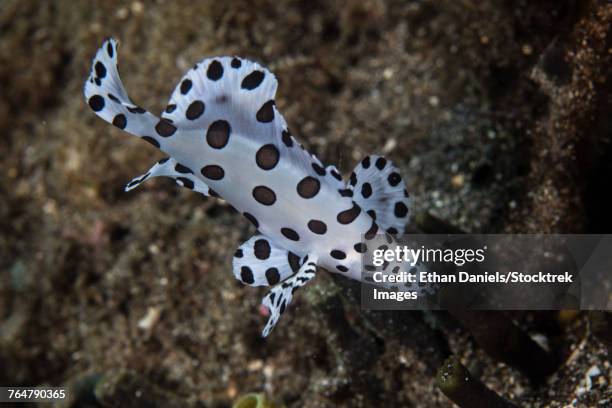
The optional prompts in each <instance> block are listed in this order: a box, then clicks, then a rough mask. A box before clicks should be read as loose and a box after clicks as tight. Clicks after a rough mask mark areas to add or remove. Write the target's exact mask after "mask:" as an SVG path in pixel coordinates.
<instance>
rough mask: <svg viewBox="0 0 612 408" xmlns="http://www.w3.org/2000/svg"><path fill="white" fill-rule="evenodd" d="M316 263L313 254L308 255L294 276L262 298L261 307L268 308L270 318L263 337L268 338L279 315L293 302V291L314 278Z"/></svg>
mask: <svg viewBox="0 0 612 408" xmlns="http://www.w3.org/2000/svg"><path fill="white" fill-rule="evenodd" d="M316 261H317V258H316V257H315V256H314V255H313V254H311V255H308V257H307V258H306V262H305V263H304V264H303V265H302V266H301V267H300V270H299V271H298V272H297V273H296V274H295V275H293V276H291V277H290V278H288V279H286V280H284V281H283V282H282V283H280V284H278V285H276V286H275V287H273V288H272V289H271V290H270V292H269V293H268V294H267V295H266V296H265V297H264V299H263V301H262V305H264V306H265V307H267V308H268V310H269V311H270V317H269V318H268V322H267V323H266V326H265V327H264V329H263V331H262V333H261V335H262V336H263V337H268V335H269V334H270V332H271V331H272V329H273V328H274V326H276V323H277V322H278V320H279V319H280V317H281V315H282V314H283V313H284V312H285V310H286V308H287V307H288V306H289V304H290V303H291V301H292V300H293V294H294V293H295V291H296V290H298V289H299V288H300V287H302V286H304V285H305V284H307V283H308V282H310V280H311V279H312V278H314V277H315V273H316V268H317V264H316Z"/></svg>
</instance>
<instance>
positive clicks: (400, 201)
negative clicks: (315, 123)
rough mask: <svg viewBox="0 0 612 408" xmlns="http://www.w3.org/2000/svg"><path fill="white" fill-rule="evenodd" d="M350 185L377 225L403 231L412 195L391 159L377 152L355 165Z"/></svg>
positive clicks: (396, 232)
mask: <svg viewBox="0 0 612 408" xmlns="http://www.w3.org/2000/svg"><path fill="white" fill-rule="evenodd" d="M347 189H349V190H352V191H353V201H355V202H356V203H357V204H359V206H360V207H361V208H362V209H363V210H364V211H366V212H367V213H368V214H370V216H371V217H372V218H374V220H376V223H377V224H378V226H380V227H381V228H383V229H384V230H386V231H387V232H389V233H392V234H403V233H404V230H405V228H406V225H408V222H409V221H410V197H409V195H408V191H407V190H406V185H405V183H404V180H403V179H402V176H401V175H400V173H399V169H398V168H397V167H395V165H394V164H393V163H392V162H391V161H389V160H387V159H385V158H384V157H381V156H376V155H371V156H368V157H366V158H365V159H363V160H362V161H361V163H359V164H358V165H357V166H356V167H355V170H354V171H353V173H352V174H351V177H350V179H349V182H348V185H347Z"/></svg>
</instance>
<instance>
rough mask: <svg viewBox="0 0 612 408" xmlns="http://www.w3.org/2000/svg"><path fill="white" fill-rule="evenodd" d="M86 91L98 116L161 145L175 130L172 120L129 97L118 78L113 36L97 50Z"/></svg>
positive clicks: (115, 44)
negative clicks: (148, 110) (152, 111)
mask: <svg viewBox="0 0 612 408" xmlns="http://www.w3.org/2000/svg"><path fill="white" fill-rule="evenodd" d="M83 92H84V94H85V100H86V101H87V104H88V105H89V107H90V108H91V109H92V110H93V111H94V112H95V113H96V115H98V116H99V117H101V118H102V119H104V120H105V121H107V122H109V123H112V124H113V125H115V126H116V127H118V128H119V129H122V130H125V131H126V132H128V133H131V134H133V135H136V136H139V137H141V138H143V139H144V140H146V141H147V142H149V143H151V144H153V145H154V146H156V147H158V148H159V147H160V145H161V144H162V143H163V136H164V135H168V136H169V135H170V134H172V133H174V131H176V128H175V127H174V126H173V125H172V124H171V123H169V122H168V121H160V119H159V118H157V117H156V116H155V115H153V114H152V113H150V112H147V111H146V110H144V109H142V108H141V107H140V106H138V105H136V104H135V103H134V102H132V101H131V100H130V98H129V96H128V95H127V92H126V91H125V88H124V86H123V83H122V82H121V78H120V77H119V72H118V70H117V41H115V40H114V39H112V38H111V39H108V40H106V41H105V42H104V44H103V45H102V47H101V48H100V49H99V50H98V52H97V53H96V56H95V57H94V60H93V63H92V67H91V73H90V74H89V77H88V78H87V81H86V82H85V87H84V89H83Z"/></svg>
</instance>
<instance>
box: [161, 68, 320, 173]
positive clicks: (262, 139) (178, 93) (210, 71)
mask: <svg viewBox="0 0 612 408" xmlns="http://www.w3.org/2000/svg"><path fill="white" fill-rule="evenodd" d="M277 86H278V81H277V80H276V77H275V76H274V74H273V73H272V72H270V71H268V70H267V69H266V68H264V67H262V66H261V65H259V64H257V63H256V62H252V61H249V60H246V59H240V58H238V57H215V58H206V59H204V60H203V61H201V62H199V63H198V64H196V65H195V66H194V67H193V68H192V69H190V70H189V71H188V72H187V73H186V74H185V75H184V76H183V77H182V78H181V80H180V82H179V83H178V84H177V86H176V88H175V89H174V91H173V92H172V96H171V97H170V101H169V103H168V106H167V107H166V110H165V111H164V112H163V114H162V119H166V120H168V121H171V123H173V125H174V126H177V127H178V128H179V129H185V130H195V131H197V130H198V129H211V125H213V126H212V129H213V130H214V129H218V130H219V133H220V134H227V133H228V131H229V132H231V135H232V137H244V138H247V139H252V140H253V141H254V142H255V143H256V144H257V145H260V146H265V145H268V144H271V145H273V146H275V147H276V148H277V149H278V150H279V151H280V154H281V157H288V158H289V160H291V161H292V162H293V163H295V164H296V165H297V166H300V167H302V168H304V169H305V170H306V171H308V172H309V173H312V174H313V175H314V174H316V170H317V169H318V167H320V162H319V161H318V160H316V158H313V157H311V155H310V154H309V153H308V152H307V151H306V150H305V149H304V148H303V146H302V145H301V144H300V143H299V142H298V141H297V140H296V139H295V138H294V137H293V136H292V135H291V132H290V131H289V129H288V127H287V123H286V122H285V119H284V118H283V116H282V115H281V113H280V112H279V110H278V109H277V108H276V105H275V101H274V98H275V94H276V89H277ZM230 123H231V128H229V129H228V127H230ZM213 137H214V134H213ZM221 141H222V140H221ZM313 164H314V165H315V166H314V168H313ZM323 170H325V169H324V168H323ZM319 176H320V175H319Z"/></svg>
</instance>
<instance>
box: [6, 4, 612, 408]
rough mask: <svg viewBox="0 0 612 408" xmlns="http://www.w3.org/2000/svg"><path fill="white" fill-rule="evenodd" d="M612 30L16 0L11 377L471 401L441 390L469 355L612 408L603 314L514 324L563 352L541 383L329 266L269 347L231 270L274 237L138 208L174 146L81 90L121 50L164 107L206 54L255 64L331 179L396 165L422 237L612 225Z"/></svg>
mask: <svg viewBox="0 0 612 408" xmlns="http://www.w3.org/2000/svg"><path fill="white" fill-rule="evenodd" d="M611 23H612V5H611V4H609V2H606V1H553V0H549V1H538V2H535V1H534V2H531V1H501V0H499V1H496V0H485V1H472V0H460V1H442V2H440V1H425V0H424V1H382V0H357V1H353V0H350V1H303V2H301V1H269V0H268V1H266V0H254V1H201V2H200V1H161V0H159V1H150V2H149V1H147V2H144V1H132V2H121V1H112V0H107V1H91V2H90V1H68V0H67V1H30V0H3V1H2V2H0V135H1V136H0V163H1V166H0V168H1V171H0V228H1V234H0V270H1V273H0V384H1V385H38V384H49V385H64V386H69V387H71V388H72V389H73V390H78V393H77V392H75V393H74V395H73V397H74V401H73V402H72V404H73V406H102V405H104V406H138V405H140V404H142V403H144V402H147V403H150V404H151V405H150V406H181V405H191V406H192V405H197V406H206V407H228V406H231V404H232V402H233V401H235V400H236V399H237V398H238V397H239V396H240V395H242V394H245V393H248V392H252V391H257V392H265V393H266V394H267V395H268V396H269V397H271V398H273V399H274V400H276V401H277V402H278V403H279V404H283V405H285V406H288V407H334V406H344V407H404V406H405V407H450V406H452V404H451V402H450V401H449V400H448V399H447V398H446V397H445V396H444V395H443V394H442V393H441V392H440V391H439V390H438V388H437V386H436V379H435V372H436V370H437V369H438V367H439V366H440V365H441V364H442V362H443V361H444V359H445V358H446V357H447V356H448V355H449V354H450V353H452V354H455V355H457V356H458V357H460V358H461V360H462V362H463V364H464V365H465V366H466V367H468V368H469V369H470V371H471V372H472V374H473V375H474V376H475V377H477V378H480V379H481V380H482V381H483V382H484V383H485V384H486V385H488V386H489V387H490V388H492V389H493V390H495V391H496V392H498V393H500V394H501V395H503V396H504V397H506V398H509V399H511V400H513V401H514V402H516V403H518V404H520V405H521V406H534V407H535V406H547V407H562V406H578V407H604V406H612V396H611V395H610V391H609V390H610V388H609V387H610V372H611V370H612V368H611V367H610V362H609V359H608V357H607V355H606V347H605V345H604V343H601V342H599V341H597V339H596V337H595V336H594V335H593V330H591V329H592V328H591V326H592V325H589V319H588V315H587V313H583V312H581V313H571V312H564V313H559V312H537V313H535V312H533V313H512V314H511V315H507V314H502V313H498V315H494V318H497V316H499V318H500V319H504V318H505V319H513V321H514V322H515V324H516V325H517V326H518V327H520V328H521V330H523V331H524V332H525V333H528V334H529V335H531V336H534V337H535V338H536V339H538V340H539V341H540V342H541V343H542V344H544V345H545V346H546V347H547V348H548V349H549V351H550V353H552V354H554V355H555V356H557V357H558V365H557V366H556V369H555V370H554V373H553V374H552V375H551V376H549V377H547V378H546V379H545V380H543V381H541V382H539V383H536V382H533V381H530V380H529V378H528V375H526V373H525V372H524V371H521V370H518V369H516V368H513V367H511V366H509V365H506V364H504V363H502V362H500V361H499V359H498V358H495V357H494V356H491V353H487V352H485V351H484V350H483V348H482V347H481V346H480V344H479V342H477V341H476V340H475V338H474V336H473V335H472V333H471V332H470V331H469V330H467V329H466V328H465V327H464V326H463V325H462V324H460V323H458V322H457V321H456V320H453V319H451V318H448V316H446V317H447V318H446V319H444V318H442V319H439V320H436V319H432V317H431V316H429V315H423V314H421V313H418V312H404V313H402V314H399V315H398V314H385V313H378V314H375V313H362V311H361V310H360V307H359V303H358V301H355V299H354V298H352V297H351V296H347V295H346V293H347V289H346V287H345V285H344V284H342V282H340V283H338V280H337V279H332V278H331V276H330V275H329V274H328V273H327V272H325V271H323V270H319V273H318V277H317V278H316V279H315V281H314V283H311V284H309V285H308V287H307V288H305V289H303V290H302V291H301V293H300V294H299V295H298V296H297V299H296V300H295V301H294V303H293V304H292V305H291V307H290V308H289V310H288V311H287V313H286V314H285V315H284V316H283V318H282V319H281V322H280V323H279V325H278V326H277V327H276V329H275V330H274V332H273V333H272V335H271V336H270V337H269V338H267V339H265V340H264V339H262V338H261V337H260V335H259V333H260V331H261V329H262V328H263V325H264V323H265V318H264V317H263V316H262V315H261V314H260V313H258V305H259V302H260V300H261V297H262V296H263V295H264V293H265V290H264V289H253V288H249V287H243V285H241V284H240V283H239V282H238V281H236V280H235V279H234V278H233V276H232V273H231V257H232V254H233V252H234V251H235V249H236V247H237V246H238V245H239V244H240V243H242V242H244V241H245V240H247V239H248V238H249V237H250V236H251V235H252V234H253V233H254V228H253V227H252V226H250V224H249V223H248V222H247V221H246V220H245V219H243V218H242V217H241V216H239V215H238V214H237V213H236V212H235V211H234V210H233V209H231V207H229V206H228V205H226V204H225V203H223V202H222V201H220V200H217V199H211V198H202V197H201V196H199V195H198V194H195V193H193V192H190V191H188V190H186V189H183V188H179V187H178V186H176V185H174V184H173V183H172V182H171V181H170V180H167V179H156V180H154V181H148V182H147V183H145V184H144V185H143V186H142V187H140V188H139V189H137V190H135V191H133V192H130V193H124V192H123V191H122V189H123V186H124V185H125V183H127V182H128V181H129V180H130V179H131V178H132V177H134V176H136V175H138V174H141V173H143V172H145V171H146V169H148V168H149V166H150V165H151V164H152V163H153V162H154V161H156V160H158V159H160V158H161V157H162V154H161V153H160V152H158V151H156V150H155V149H154V148H153V147H151V146H150V145H148V144H146V143H143V142H142V141H140V140H138V139H136V138H130V137H128V136H127V135H126V134H124V133H123V132H121V131H120V130H118V129H115V128H113V127H112V126H110V125H108V124H107V123H105V122H103V121H102V120H100V119H99V118H97V117H96V116H95V115H94V114H93V113H92V112H91V111H90V110H89V108H88V107H87V105H86V103H85V102H84V100H83V97H82V86H83V82H84V80H85V78H86V77H87V75H88V72H89V68H90V62H91V59H92V57H93V55H94V54H95V51H96V50H97V48H98V47H99V46H100V45H101V43H102V41H103V40H104V38H106V37H108V36H112V37H114V38H116V39H117V40H118V41H119V42H120V47H119V59H120V73H121V76H122V79H123V81H124V83H125V85H126V87H127V89H128V91H129V92H130V96H131V98H132V99H133V100H134V101H136V102H137V103H139V104H140V105H142V106H144V107H146V108H147V109H149V110H151V111H152V112H153V113H155V114H159V113H160V112H161V111H162V109H163V108H164V107H165V105H166V102H167V98H168V96H169V95H170V93H171V91H172V90H173V88H174V86H175V84H176V83H177V82H178V80H179V78H180V77H181V76H182V74H183V72H185V71H186V70H187V69H188V68H190V67H191V66H193V64H194V63H195V62H197V61H199V60H201V59H203V58H205V57H209V56H215V55H240V56H243V57H246V58H251V59H255V60H257V61H259V62H260V63H262V64H263V65H265V66H267V67H268V68H270V69H271V70H272V71H273V72H274V73H275V74H276V76H277V77H278V79H279V82H280V86H279V90H278V93H277V98H276V104H277V107H278V108H279V109H280V110H281V112H283V114H284V116H285V119H286V120H287V121H288V123H289V125H290V127H291V129H292V132H293V133H294V134H295V135H296V136H298V137H299V138H300V140H301V141H302V142H303V143H304V144H305V145H306V146H307V147H308V149H310V150H311V151H312V152H314V153H316V154H317V155H318V156H319V157H320V158H321V160H322V161H323V162H324V163H326V164H336V165H337V166H338V168H339V169H340V170H341V171H342V172H343V174H345V175H348V174H350V171H351V169H352V168H353V167H354V166H355V165H356V164H357V163H358V162H359V160H361V158H363V157H365V156H366V155H368V154H371V153H382V154H384V155H385V156H386V157H388V158H389V159H391V160H393V161H394V162H395V163H396V164H397V165H398V166H399V167H400V169H401V171H402V173H403V174H404V176H405V177H406V178H407V180H408V183H409V190H410V192H411V193H412V195H413V197H414V208H413V214H414V215H415V219H417V220H419V219H420V220H422V219H424V218H425V215H426V214H431V215H432V216H434V217H436V218H438V219H439V220H442V221H443V222H445V223H447V225H451V226H453V227H456V228H460V229H461V230H463V231H466V232H484V233H494V232H529V233H533V232H541V233H551V232H559V233H569V232H574V233H584V232H610V231H612V217H611V216H610V211H609V209H610V207H611V204H612V199H611V195H610V175H611V174H612V172H611V170H612V164H611V163H612V160H611V159H612V147H611V146H610V136H611V135H612V130H611V129H612V122H611V119H610V118H612V100H611V93H610V90H611V89H612V82H611V80H612V76H611V72H612V71H611V67H612V64H611V62H612V29H611V27H612V25H611ZM422 222H425V221H422ZM415 224H416V225H417V226H419V225H418V224H419V223H418V222H416V223H415ZM441 321H443V323H441ZM608 322H609V320H608ZM608 329H609V327H608ZM604 331H605V330H604ZM608 336H609V332H608ZM608 339H609V337H608ZM608 341H609V340H608ZM538 364H540V362H539V361H533V365H534V366H536V365H538ZM593 367H595V368H596V370H595V369H594V368H593ZM587 373H589V374H587ZM594 373H599V374H597V375H595V376H593V375H592V374H594ZM587 377H588V380H587ZM143 390H144V391H143ZM77 394H78V395H77Z"/></svg>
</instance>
